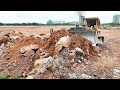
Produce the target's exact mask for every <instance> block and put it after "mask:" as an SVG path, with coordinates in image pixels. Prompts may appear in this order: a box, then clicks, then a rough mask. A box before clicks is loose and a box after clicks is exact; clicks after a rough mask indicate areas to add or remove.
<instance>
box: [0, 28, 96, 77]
mask: <svg viewBox="0 0 120 90" xmlns="http://www.w3.org/2000/svg"><path fill="white" fill-rule="evenodd" d="M8 37H10V38H11V39H10V41H9V43H8V44H6V45H8V46H9V48H7V49H5V50H7V51H6V52H4V53H2V54H1V60H0V72H1V73H3V74H5V75H7V76H16V75H21V76H23V77H26V76H28V75H30V72H31V73H33V74H35V76H36V74H37V75H39V73H41V72H42V73H45V74H44V77H43V78H45V75H47V74H46V73H49V72H50V73H49V74H48V75H54V74H55V77H54V78H56V77H57V78H61V77H63V76H64V78H66V77H65V76H66V75H62V74H65V73H66V74H68V72H70V70H68V69H69V68H70V67H71V68H72V67H73V64H75V63H77V64H78V63H81V62H84V64H86V60H87V59H89V57H91V56H93V55H94V56H95V55H97V52H96V49H95V47H94V46H92V43H91V42H90V41H89V40H87V39H85V38H83V37H81V36H79V35H72V34H70V33H69V32H68V31H67V30H58V31H54V32H53V33H51V35H50V37H49V38H48V37H46V36H45V35H30V36H25V35H23V34H22V33H17V34H15V32H14V33H12V34H9V35H8ZM49 57H51V58H49ZM45 58H48V59H45ZM36 63H37V64H38V65H37V68H36V65H34V64H36ZM40 63H41V64H40ZM74 66H75V65H74ZM58 67H59V68H61V69H58ZM68 67H69V68H68ZM48 68H49V70H47V69H48ZM63 69H65V70H66V71H65V70H63ZM51 70H52V72H53V71H55V72H53V73H51ZM59 70H60V71H59ZM56 72H60V73H58V74H57V76H56ZM62 72H64V73H62ZM42 75H43V74H42ZM36 77H37V76H36ZM38 77H40V78H42V76H38ZM46 78H47V76H46ZM52 78H53V77H52Z"/></svg>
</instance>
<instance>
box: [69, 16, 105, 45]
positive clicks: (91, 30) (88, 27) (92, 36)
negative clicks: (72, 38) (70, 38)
mask: <svg viewBox="0 0 120 90" xmlns="http://www.w3.org/2000/svg"><path fill="white" fill-rule="evenodd" d="M68 32H69V33H72V34H78V35H80V36H82V37H84V38H86V39H88V40H90V41H91V42H92V44H93V46H98V45H100V46H101V45H102V44H103V43H104V36H100V33H101V31H100V19H99V18H97V17H95V18H84V19H83V25H82V26H79V25H76V27H73V28H70V29H69V30H68Z"/></svg>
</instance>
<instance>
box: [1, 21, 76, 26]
mask: <svg viewBox="0 0 120 90" xmlns="http://www.w3.org/2000/svg"><path fill="white" fill-rule="evenodd" d="M51 25H54V26H58V25H62V26H64V25H75V24H71V23H60V24H49V23H47V24H43V23H35V22H33V23H7V24H6V23H1V22H0V26H51Z"/></svg>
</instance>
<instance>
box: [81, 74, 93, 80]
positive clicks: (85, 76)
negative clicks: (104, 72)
mask: <svg viewBox="0 0 120 90" xmlns="http://www.w3.org/2000/svg"><path fill="white" fill-rule="evenodd" d="M91 78H92V77H91V76H89V75H87V74H84V73H83V74H81V75H80V77H79V79H91Z"/></svg>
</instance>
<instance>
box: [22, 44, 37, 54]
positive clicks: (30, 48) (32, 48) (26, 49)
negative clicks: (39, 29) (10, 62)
mask: <svg viewBox="0 0 120 90" xmlns="http://www.w3.org/2000/svg"><path fill="white" fill-rule="evenodd" d="M37 49H39V45H36V44H30V45H28V46H24V47H21V48H20V53H22V54H23V53H25V52H27V51H29V50H37Z"/></svg>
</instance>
